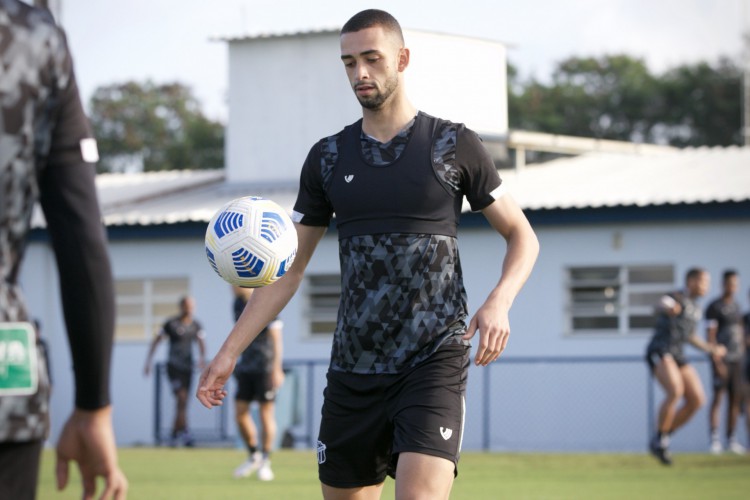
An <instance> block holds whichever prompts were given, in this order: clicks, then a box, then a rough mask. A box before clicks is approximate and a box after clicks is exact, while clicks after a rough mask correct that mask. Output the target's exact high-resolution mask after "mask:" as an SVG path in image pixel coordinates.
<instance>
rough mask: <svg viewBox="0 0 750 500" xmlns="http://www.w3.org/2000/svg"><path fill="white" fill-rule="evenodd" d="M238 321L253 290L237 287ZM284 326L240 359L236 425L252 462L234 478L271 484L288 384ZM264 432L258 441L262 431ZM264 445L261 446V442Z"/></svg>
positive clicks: (267, 332) (265, 334)
mask: <svg viewBox="0 0 750 500" xmlns="http://www.w3.org/2000/svg"><path fill="white" fill-rule="evenodd" d="M233 291H234V308H233V309H234V320H235V321H237V320H238V319H239V318H240V315H241V314H242V311H243V310H244V309H245V305H246V304H247V301H248V299H249V298H250V295H252V293H253V290H252V289H251V288H242V287H238V286H235V287H233ZM282 330H283V323H282V322H281V320H280V319H279V318H276V319H274V320H273V321H271V323H270V324H269V325H268V326H267V327H266V328H264V329H263V330H262V331H261V332H260V333H259V334H258V336H257V337H256V338H255V340H254V341H253V342H252V343H251V344H250V345H249V346H248V347H247V349H245V350H244V351H243V352H242V354H241V355H240V358H239V360H238V361H237V365H236V366H235V367H234V378H235V381H236V382H237V393H236V394H235V398H234V411H235V421H236V422H237V428H238V429H239V431H240V435H241V436H242V440H243V443H244V444H245V446H246V447H247V451H248V458H247V460H246V461H245V462H243V463H242V464H240V466H239V467H237V468H236V469H235V471H234V477H237V478H240V477H248V476H250V475H252V474H253V473H254V472H256V471H257V474H258V479H260V480H261V481H271V480H273V478H274V474H273V470H272V469H271V450H272V448H273V442H274V440H275V439H276V394H277V391H278V389H279V387H281V384H282V383H283V382H284V370H283V369H282V366H281V357H282V352H283V344H282ZM253 402H256V403H258V416H259V419H260V425H256V424H255V422H253V418H252V416H251V414H250V410H251V408H250V405H251V403H253ZM259 428H260V429H261V432H260V440H258V429H259ZM259 441H260V442H259Z"/></svg>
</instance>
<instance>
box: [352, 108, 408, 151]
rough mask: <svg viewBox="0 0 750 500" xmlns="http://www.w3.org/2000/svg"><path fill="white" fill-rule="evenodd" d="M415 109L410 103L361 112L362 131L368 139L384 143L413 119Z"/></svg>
mask: <svg viewBox="0 0 750 500" xmlns="http://www.w3.org/2000/svg"><path fill="white" fill-rule="evenodd" d="M416 114H417V109H416V108H415V107H414V106H412V105H411V103H410V102H408V101H404V102H403V103H401V104H400V105H399V104H394V105H391V106H388V105H386V106H384V107H383V108H381V109H366V108H364V109H363V110H362V130H363V131H364V133H365V134H367V135H369V136H370V137H374V138H375V139H377V140H378V141H380V142H382V143H386V142H388V141H390V140H391V139H393V138H394V137H396V135H397V134H398V133H399V132H401V130H402V129H403V128H404V127H405V126H406V125H407V124H408V123H409V122H410V121H412V120H413V119H414V116H415V115H416Z"/></svg>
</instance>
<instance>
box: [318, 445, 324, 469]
mask: <svg viewBox="0 0 750 500" xmlns="http://www.w3.org/2000/svg"><path fill="white" fill-rule="evenodd" d="M325 461H326V445H325V444H323V442H322V441H318V463H319V464H322V463H325Z"/></svg>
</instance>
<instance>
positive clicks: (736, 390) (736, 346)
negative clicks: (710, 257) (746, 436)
mask: <svg viewBox="0 0 750 500" xmlns="http://www.w3.org/2000/svg"><path fill="white" fill-rule="evenodd" d="M739 285H740V283H739V276H738V275H737V271H733V270H728V271H725V272H724V276H723V279H722V287H723V292H722V295H721V297H719V298H717V299H716V300H714V301H713V302H711V303H710V304H709V305H708V307H707V308H706V322H707V331H706V338H707V340H708V343H709V344H721V345H723V346H724V347H725V348H726V350H727V353H726V354H725V355H724V357H723V358H720V357H712V358H711V367H712V372H713V390H714V396H713V399H712V401H711V417H710V419H709V426H710V428H709V431H710V437H711V442H710V447H709V449H710V451H711V453H714V454H717V453H721V451H722V449H723V446H722V443H721V438H720V437H719V410H720V409H721V400H722V398H723V396H724V394H726V395H727V398H728V399H729V404H728V408H727V428H726V437H727V449H728V450H729V451H731V452H732V453H736V454H738V455H741V454H744V453H745V447H744V446H742V444H740V442H739V440H738V439H737V436H736V434H735V430H736V427H737V420H738V419H739V416H740V408H741V405H742V396H743V394H742V393H743V380H742V379H743V373H742V372H743V370H744V362H745V338H744V334H743V327H742V310H741V308H740V305H739V303H737V301H736V300H735V298H734V296H735V294H736V293H737V290H738V289H739Z"/></svg>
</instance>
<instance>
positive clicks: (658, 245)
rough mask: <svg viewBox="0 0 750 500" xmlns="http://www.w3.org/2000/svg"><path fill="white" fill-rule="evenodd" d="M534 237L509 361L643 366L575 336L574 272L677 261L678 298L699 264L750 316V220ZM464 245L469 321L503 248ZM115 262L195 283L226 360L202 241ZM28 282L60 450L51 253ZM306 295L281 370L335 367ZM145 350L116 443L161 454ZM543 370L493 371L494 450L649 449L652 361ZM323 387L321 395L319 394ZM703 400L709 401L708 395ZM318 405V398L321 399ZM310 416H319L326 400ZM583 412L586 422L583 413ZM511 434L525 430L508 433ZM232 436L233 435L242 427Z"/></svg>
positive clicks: (132, 273)
mask: <svg viewBox="0 0 750 500" xmlns="http://www.w3.org/2000/svg"><path fill="white" fill-rule="evenodd" d="M536 229H537V234H538V236H539V239H540V242H541V253H540V257H539V260H538V263H537V265H536V268H535V270H534V273H533V274H532V276H531V278H530V279H529V281H528V283H527V284H526V286H525V288H524V289H523V291H522V292H521V294H520V295H519V297H518V298H517V300H516V302H515V304H514V306H513V309H512V312H511V327H512V335H511V340H510V343H509V345H508V350H507V351H506V353H505V354H504V355H503V357H504V358H505V359H510V358H525V357H537V356H542V357H561V358H562V357H571V356H579V357H580V356H590V357H606V356H641V355H642V354H643V350H644V348H645V344H646V342H647V341H648V334H638V335H622V336H575V335H569V334H567V333H566V332H565V327H564V324H565V303H566V295H565V269H566V266H571V265H590V264H662V263H672V264H674V266H675V269H676V275H677V282H676V283H675V284H674V285H675V287H677V286H680V285H681V282H682V276H683V274H684V272H685V270H686V269H688V268H689V267H690V266H693V265H701V266H704V267H706V268H707V269H708V270H709V271H710V272H711V274H712V277H713V280H712V285H711V291H710V293H709V297H708V298H711V297H714V296H716V295H717V294H718V293H719V290H720V279H719V278H720V273H721V272H722V271H723V269H724V268H726V267H733V268H735V269H737V270H738V271H739V273H740V276H741V280H742V292H741V294H740V297H739V300H740V301H741V304H742V305H743V308H745V309H746V308H747V307H748V302H747V289H748V287H749V286H750V261H748V260H747V258H746V253H747V251H746V249H747V248H750V221H738V222H721V221H712V222H710V223H708V222H698V223H676V224H661V223H660V224H609V225H589V226H577V225H574V224H571V225H568V226H542V227H537V228H536ZM459 234H460V236H459V238H460V250H461V258H462V265H463V269H464V274H465V283H466V288H467V291H468V296H469V307H470V310H471V311H476V309H477V308H478V307H479V306H480V305H481V303H482V302H483V300H484V298H485V296H486V294H487V293H488V292H489V290H490V289H491V288H492V287H493V286H494V284H495V283H496V281H497V279H498V276H499V273H500V268H501V264H502V262H501V261H502V256H503V251H504V243H503V241H502V239H501V238H500V237H499V236H496V235H495V234H494V233H492V232H491V231H490V230H488V229H486V228H483V227H479V226H477V225H476V224H473V225H469V224H467V227H464V228H462V229H461V230H460V232H459ZM111 255H112V260H113V267H114V273H115V275H116V277H117V278H120V279H122V278H133V277H172V276H188V277H189V279H190V290H189V291H188V292H189V293H190V294H192V295H193V296H194V297H195V299H196V302H197V310H196V316H197V318H198V319H199V320H200V321H202V322H203V324H204V326H205V329H206V331H207V334H208V338H207V346H208V352H209V355H213V354H214V353H215V352H216V351H217V350H218V348H219V346H220V345H221V342H222V341H223V339H224V338H225V336H226V334H227V333H228V332H229V330H230V328H231V325H232V313H231V302H232V296H231V291H230V288H229V286H228V285H226V284H224V283H223V282H222V281H221V280H220V279H219V278H218V277H217V276H216V275H214V274H213V271H212V270H211V268H210V267H209V265H208V263H207V262H206V258H205V254H204V252H203V245H202V239H201V238H198V237H196V238H192V239H174V240H169V239H164V240H158V241H122V240H116V241H113V242H112V244H111ZM309 270H310V271H311V272H326V273H328V272H337V271H338V254H337V240H336V237H335V235H334V234H333V233H332V232H331V233H329V234H328V235H327V236H326V237H325V238H324V239H323V241H322V242H321V244H320V246H319V247H318V250H317V251H316V253H315V255H314V257H313V259H312V261H311V263H310V267H309ZM22 284H23V286H24V289H25V293H26V295H27V298H28V302H29V305H30V307H31V309H32V311H33V314H34V315H35V316H37V317H39V318H41V320H42V324H43V335H44V336H45V337H46V338H47V340H48V342H49V343H50V348H51V349H50V351H51V355H52V367H53V375H54V380H55V387H54V392H53V399H52V423H53V430H52V436H51V439H53V440H54V439H56V436H57V434H58V433H59V430H60V427H61V425H62V419H63V418H64V417H65V416H66V415H67V413H68V412H69V411H70V404H71V399H72V398H71V394H72V385H71V374H70V361H69V355H68V348H67V343H66V340H65V336H64V328H63V323H62V318H61V315H60V305H59V298H58V295H59V294H58V286H57V277H56V271H55V266H54V260H53V258H52V256H51V254H50V252H49V250H48V249H47V247H46V246H45V245H44V244H42V243H32V244H31V245H30V248H29V251H28V254H27V259H26V262H25V265H24V268H23V274H22ZM301 292H302V293H298V294H297V295H296V296H295V298H293V299H292V301H291V302H290V304H289V305H288V306H287V308H286V309H285V310H284V311H283V313H282V319H283V321H284V325H285V327H284V352H285V358H286V359H287V360H294V359H297V360H299V359H327V357H328V354H329V351H330V339H314V340H312V339H310V338H309V337H307V336H306V335H305V332H306V327H305V312H306V310H307V305H306V303H305V301H304V298H303V297H304V289H303V290H301ZM704 304H705V301H704ZM164 347H165V346H162V347H161V348H160V351H159V352H157V355H156V359H157V360H163V359H164V358H165V348H164ZM147 348H148V340H147V339H144V340H143V341H139V342H134V341H127V342H118V343H117V344H116V345H115V350H114V363H113V396H114V403H115V426H116V430H117V436H118V440H119V441H120V443H121V444H125V445H132V444H136V443H151V442H152V423H153V411H154V405H153V380H152V379H147V378H145V377H144V376H143V373H142V369H143V363H144V360H145V357H146V352H147ZM688 351H689V352H690V353H691V354H692V355H697V354H698V353H697V351H695V350H692V348H689V349H688ZM540 366H541V365H535V364H532V365H526V364H522V365H516V364H513V363H510V362H509V363H506V364H503V362H502V361H500V362H498V363H495V365H493V368H492V371H491V374H492V375H491V379H492V380H491V384H492V392H491V395H492V403H491V408H492V414H493V415H495V416H496V418H500V417H498V416H502V418H503V419H506V420H507V421H505V422H504V424H503V426H501V427H496V426H494V424H493V427H492V436H493V442H495V443H500V445H498V446H499V447H500V448H501V449H549V448H550V447H551V448H554V449H562V450H577V449H581V448H582V447H583V448H584V449H602V448H609V449H611V448H614V449H616V450H632V449H635V450H641V449H643V447H642V445H643V443H644V435H645V432H646V416H647V407H646V404H647V401H646V398H645V397H644V396H643V389H644V387H645V384H647V383H648V377H647V372H646V369H645V363H644V364H640V363H636V364H635V365H634V366H631V365H629V366H627V367H620V366H608V365H606V364H603V365H591V366H589V365H586V366H583V365H576V364H573V365H570V366H567V367H565V368H564V369H560V368H557V367H556V366H549V365H544V366H543V367H540ZM704 368H705V367H702V368H701V370H703V369H704ZM483 370H484V369H481V368H472V370H471V375H470V384H469V402H468V419H469V420H468V421H469V423H470V425H467V429H466V432H465V435H464V443H465V449H476V448H478V447H480V446H481V445H482V436H483V434H482V433H483V423H482V421H481V418H482V415H483V407H482V405H483V398H484V395H483V394H484V393H483V391H484V389H485V388H484V381H483V377H484V373H483ZM702 376H703V381H704V384H708V378H707V377H708V375H707V372H706V371H705V370H704V371H702ZM318 382H319V383H322V381H318ZM584 382H585V383H584ZM631 382H632V383H631ZM319 387H320V389H321V390H322V385H321V386H319ZM582 387H586V389H585V390H583V389H581V388H582ZM627 390H632V391H633V392H632V396H631V397H626V398H625V400H624V398H623V395H624V394H628V392H627ZM706 390H707V391H709V386H708V385H706ZM318 392H319V391H318ZM319 396H320V394H317V396H316V397H318V398H319ZM660 398H661V394H660V393H658V392H657V400H658V399H660ZM550 405H553V408H554V411H555V415H563V416H564V418H565V419H566V421H568V422H578V421H581V416H580V412H581V408H585V407H586V405H591V408H592V409H594V408H607V407H612V406H614V405H624V410H623V412H622V416H621V417H619V418H620V419H621V421H620V422H619V424H618V433H617V434H616V437H617V439H616V440H615V441H612V440H611V439H612V435H610V434H609V433H606V434H605V433H603V434H601V435H600V436H597V435H594V436H592V435H591V432H587V429H586V426H582V427H576V426H573V427H572V428H565V432H562V433H561V432H560V431H559V425H557V426H555V425H551V423H550V422H555V423H556V424H560V423H561V422H562V421H560V420H552V421H549V420H548V419H549V416H550V413H549V412H550V411H551V406H550ZM191 406H193V407H194V408H193V409H192V411H193V412H194V414H199V415H202V416H201V417H200V418H205V419H210V418H212V415H213V414H212V413H210V412H208V411H207V410H201V409H199V408H197V406H198V403H197V401H196V400H192V401H191ZM314 407H315V410H316V412H315V413H316V418H317V409H318V407H319V406H318V401H316V402H315V406H314ZM584 414H589V413H588V412H587V411H584ZM561 418H562V417H561ZM706 418H707V417H706V412H705V409H704V410H702V411H701V413H700V414H699V415H698V416H697V417H696V420H695V422H694V423H693V424H691V427H689V428H688V429H686V431H685V432H684V433H681V434H680V436H681V437H680V441H678V443H679V446H681V447H683V448H685V449H695V450H702V449H704V445H705V439H706V430H705V427H706ZM534 419H538V420H539V421H538V422H536V421H535V420H534ZM583 421H585V419H584V420H583ZM545 422H547V423H545ZM316 425H317V424H316ZM514 426H515V427H514ZM315 428H317V427H315ZM504 428H505V429H506V430H507V429H516V428H517V429H518V430H517V431H513V432H510V431H508V432H507V433H506V432H504V431H503V429H504ZM588 428H589V429H590V426H588ZM229 432H230V433H234V426H233V424H232V425H230V428H229ZM576 433H578V434H579V435H576ZM562 438H564V439H562Z"/></svg>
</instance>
